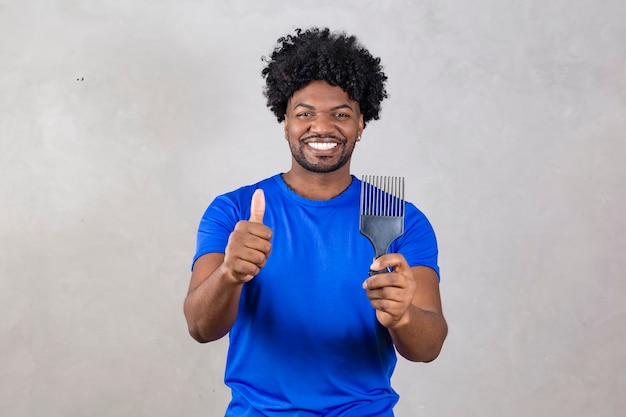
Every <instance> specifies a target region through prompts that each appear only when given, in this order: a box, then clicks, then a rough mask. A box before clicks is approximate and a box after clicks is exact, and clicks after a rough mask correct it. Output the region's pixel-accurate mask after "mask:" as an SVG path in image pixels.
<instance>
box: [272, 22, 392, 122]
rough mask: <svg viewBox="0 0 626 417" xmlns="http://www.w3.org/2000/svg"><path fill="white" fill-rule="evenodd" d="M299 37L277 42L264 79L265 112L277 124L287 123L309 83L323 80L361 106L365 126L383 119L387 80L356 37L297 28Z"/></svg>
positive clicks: (286, 37)
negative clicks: (289, 109)
mask: <svg viewBox="0 0 626 417" xmlns="http://www.w3.org/2000/svg"><path fill="white" fill-rule="evenodd" d="M295 32H296V33H295V35H287V36H284V37H281V38H279V39H278V45H277V47H276V48H275V49H274V52H272V54H271V55H270V56H269V58H266V57H263V60H264V61H265V62H267V66H266V67H265V68H264V69H263V71H262V75H263V77H264V78H265V82H266V87H265V91H264V95H265V97H266V98H267V107H269V109H270V110H271V111H272V112H273V113H274V115H276V118H277V119H278V122H282V121H284V120H285V113H286V111H287V102H288V101H289V99H290V98H291V96H292V95H293V94H294V93H295V92H296V91H298V90H299V89H301V88H303V87H305V86H306V85H307V84H309V83H310V82H311V81H314V80H325V81H326V82H328V83H329V84H330V85H333V86H339V87H341V88H342V89H343V90H344V91H345V92H346V93H348V95H349V96H350V98H352V99H353V100H355V101H356V102H358V103H359V107H360V108H361V113H362V114H363V121H364V124H366V123H367V122H368V121H370V120H372V119H374V120H377V119H378V118H379V117H380V103H381V102H382V101H383V99H385V98H386V97H387V91H386V90H385V82H386V81H387V76H386V75H385V73H384V72H383V70H382V66H381V64H380V58H375V57H373V56H372V55H371V54H370V53H369V51H368V50H367V49H365V47H363V46H362V45H361V44H360V43H359V41H358V40H357V39H356V37H355V36H349V35H347V34H346V33H344V32H331V31H330V29H328V28H324V29H320V28H311V29H308V30H306V31H302V29H296V30H295Z"/></svg>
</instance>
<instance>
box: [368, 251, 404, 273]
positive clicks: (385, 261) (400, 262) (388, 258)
mask: <svg viewBox="0 0 626 417" xmlns="http://www.w3.org/2000/svg"><path fill="white" fill-rule="evenodd" d="M405 266H406V267H407V268H408V265H407V263H406V259H404V256H402V255H401V254H399V253H387V254H385V255H382V256H379V257H378V258H376V259H374V261H373V262H372V264H371V265H370V270H372V271H381V270H384V269H386V268H392V269H393V271H394V272H400V270H401V269H403V268H404V267H405Z"/></svg>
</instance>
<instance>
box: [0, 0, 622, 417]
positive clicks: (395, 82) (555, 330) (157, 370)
mask: <svg viewBox="0 0 626 417" xmlns="http://www.w3.org/2000/svg"><path fill="white" fill-rule="evenodd" d="M625 22H626V3H624V2H623V0H605V1H592V0H571V1H561V0H547V1H539V0H528V1H515V0H477V1H473V2H459V1H451V0H444V1H441V0H440V1H434V0H427V1H409V0H405V1H383V0H379V1H363V0H359V1H357V0H345V1H341V2H337V1H328V0H321V1H317V2H313V3H305V4H301V3H296V2H280V1H275V2H270V1H243V0H229V1H219V2H218V1H193V0H180V1H177V2H166V1H163V0H159V1H148V0H124V1H121V0H120V1H113V0H106V1H102V0H101V1H96V0H82V1H81V0H57V1H43V0H41V1H38V0H23V1H17V0H12V1H11V0H8V1H7V0H5V1H0V245H1V246H0V358H1V359H0V414H1V415H2V416H33V417H39V416H47V417H71V416H76V417H79V416H98V417H119V416H133V417H136V416H148V415H149V416H163V417H171V416H188V417H193V416H198V417H199V416H218V415H221V414H222V413H223V410H224V407H225V406H226V403H227V401H228V399H229V392H228V391H227V390H226V388H225V387H224V385H223V383H222V373H223V367H224V359H225V354H226V341H220V342H216V343H214V344H209V345H199V344H196V343H195V342H193V341H192V339H191V338H190V337H189V336H188V335H187V331H186V326H185V322H184V319H183V314H182V300H183V298H184V295H185V292H186V288H187V284H188V280H189V266H190V260H191V257H192V255H193V252H194V244H195V242H194V240H195V231H196V227H197V224H198V221H199V219H200V216H201V214H202V212H203V211H204V209H205V207H206V205H207V204H208V203H209V202H210V200H211V199H212V198H213V197H214V196H215V195H216V194H218V193H221V192H224V191H227V190H230V189H232V188H234V187H237V186H239V185H243V184H248V183H251V182H253V181H256V180H258V179H261V178H263V177H265V176H268V175H271V174H274V173H276V172H279V171H285V170H287V169H288V168H289V161H290V159H289V152H288V148H287V145H286V144H285V142H284V140H283V135H282V127H281V126H280V125H279V124H277V123H276V121H275V120H274V119H273V117H272V116H271V114H270V113H269V111H268V110H266V108H265V103H264V99H263V97H262V94H261V87H262V79H261V76H260V70H261V68H262V62H261V60H260V57H261V56H262V55H266V54H268V53H269V52H271V49H272V47H273V45H274V42H275V40H276V39H277V38H278V37H279V36H281V35H283V34H286V33H288V32H290V31H291V29H293V28H295V27H298V26H303V27H307V26H310V25H312V24H317V25H330V26H331V27H333V28H339V29H345V30H347V31H349V32H352V33H356V34H357V35H359V36H360V38H361V39H362V40H363V42H364V43H365V44H366V45H367V46H368V47H369V48H370V49H371V51H372V52H373V53H374V54H375V55H379V56H381V57H382V59H383V63H384V65H385V68H386V72H387V74H388V75H389V77H390V80H389V84H388V87H389V88H388V90H389V93H390V94H391V97H390V99H389V100H388V101H387V102H386V103H385V104H384V107H383V114H382V119H381V120H379V121H374V122H372V123H371V124H370V125H368V127H367V129H366V131H365V134H364V136H363V141H362V142H361V143H360V144H359V146H358V147H357V150H356V152H355V156H354V161H353V171H354V173H355V174H357V175H360V174H364V173H368V174H386V175H403V176H405V177H407V182H408V197H409V199H410V200H412V201H414V202H415V203H416V204H417V205H418V206H419V207H420V208H421V209H422V210H423V211H424V212H425V213H426V214H427V215H428V216H429V217H430V219H431V221H432V223H433V225H434V226H435V229H436V231H437V234H438V237H439V240H440V249H441V268H442V283H441V287H442V297H443V302H444V308H445V313H446V316H447V318H448V320H449V324H450V335H449V338H448V340H447V342H446V345H445V347H444V351H443V353H442V355H441V357H440V358H439V359H438V360H437V361H435V362H433V363H431V364H412V363H408V362H406V361H403V360H401V361H400V362H399V365H398V370H397V372H396V375H395V377H394V383H395V386H396V387H397V390H398V391H399V392H400V394H401V395H402V398H401V400H400V403H399V405H398V406H397V407H396V411H397V415H398V416H400V417H404V416H407V417H411V416H440V417H458V416H460V415H463V416H481V417H502V416H507V417H517V416H519V417H522V416H550V417H555V416H556V417H559V416H568V417H588V416H594V417H608V416H623V415H625V414H626V397H625V396H624V392H626V353H625V352H626V332H625V329H626V307H624V303H623V302H620V301H619V300H620V299H623V298H624V296H625V295H626V280H625V273H624V270H626V256H625V253H626V222H625V221H624V213H625V212H626V193H625V192H624V190H625V183H626V166H625V165H624V163H623V161H624V160H626V137H625V133H624V132H626V41H625V40H626V23H625ZM338 371H340V370H338Z"/></svg>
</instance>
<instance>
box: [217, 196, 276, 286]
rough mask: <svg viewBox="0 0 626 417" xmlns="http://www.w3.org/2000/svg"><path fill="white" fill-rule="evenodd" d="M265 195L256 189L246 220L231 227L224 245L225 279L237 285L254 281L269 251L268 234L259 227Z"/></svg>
mask: <svg viewBox="0 0 626 417" xmlns="http://www.w3.org/2000/svg"><path fill="white" fill-rule="evenodd" d="M264 215H265V194H264V193H263V190H261V189H257V190H256V191H255V192H254V194H253V195H252V201H251V202H250V218H249V220H241V221H239V222H237V224H236V225H235V229H234V230H233V231H232V232H231V234H230V236H229V238H228V244H227V245H226V252H225V254H224V262H223V264H222V267H223V268H225V273H226V276H228V277H231V278H232V279H233V280H234V281H236V282H238V283H244V282H248V281H250V280H251V279H252V278H254V277H255V276H256V275H257V274H258V273H259V271H260V270H261V268H263V267H264V266H265V263H266V262H267V258H268V256H269V255H270V252H271V250H272V244H271V238H272V230H271V229H270V228H269V227H267V226H265V225H264V224H263V216H264Z"/></svg>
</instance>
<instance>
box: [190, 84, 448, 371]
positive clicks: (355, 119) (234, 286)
mask: <svg viewBox="0 0 626 417" xmlns="http://www.w3.org/2000/svg"><path fill="white" fill-rule="evenodd" d="M363 128H364V124H363V116H362V114H361V113H360V109H359V104H358V103H357V102H356V101H354V100H352V99H351V98H350V97H349V96H348V94H347V93H346V92H345V91H343V90H342V89H341V88H340V87H337V86H331V85H329V84H328V83H327V82H326V81H312V82H311V83H309V84H308V85H307V86H305V87H303V88H302V89H300V90H298V91H296V92H295V93H294V95H293V96H292V97H291V99H290V100H289V103H288V106H287V114H286V115H285V122H284V132H285V139H286V141H287V142H288V144H289V148H290V150H291V153H292V163H291V169H290V170H289V171H288V172H286V173H285V174H283V179H284V180H285V182H286V183H287V185H288V186H289V187H290V188H291V189H292V190H294V191H295V192H296V193H298V194H300V195H301V196H303V197H306V198H308V199H314V200H327V199H330V198H333V197H335V196H337V195H339V194H341V193H342V192H343V191H344V190H345V189H346V188H347V187H348V186H349V185H350V183H351V181H352V177H351V174H350V161H351V157H352V152H353V150H354V147H355V145H356V142H358V141H359V140H360V137H361V134H362V133H363ZM264 212H265V199H264V195H263V192H262V191H261V190H257V192H255V194H254V196H253V198H252V202H251V216H250V219H248V220H244V221H240V222H238V223H237V225H236V226H235V229H234V230H233V232H232V233H231V235H230V237H229V240H228V244H227V246H226V250H225V253H224V254H220V253H210V254H207V255H204V256H202V257H200V258H199V259H198V260H197V261H196V263H195V265H194V268H193V271H192V274H191V282H190V285H189V292H188V294H187V297H186V299H185V305H184V311H185V317H186V319H187V324H188V327H189V332H190V334H191V335H192V337H193V338H194V339H196V340H197V341H199V342H210V341H213V340H217V339H219V338H221V337H223V336H224V335H226V334H227V333H228V332H229V331H230V329H231V327H232V326H233V324H234V323H235V320H236V318H237V311H238V306H239V298H240V295H241V289H242V286H243V284H244V283H246V282H248V281H250V280H251V279H254V277H255V276H256V275H257V274H258V273H259V271H260V270H261V268H263V267H264V266H265V263H266V262H267V258H268V257H269V256H270V253H271V247H272V246H271V237H272V231H271V229H269V228H268V227H267V226H265V225H264V224H263V214H264ZM386 267H390V268H391V270H392V272H388V273H382V274H378V275H375V276H373V277H370V278H368V279H367V280H365V281H364V282H363V289H364V292H365V294H364V296H367V297H368V298H369V300H370V303H371V305H372V307H373V308H374V309H376V317H377V319H378V321H379V322H380V323H381V324H382V325H383V326H385V327H386V328H387V329H388V330H389V333H390V335H391V337H392V339H393V341H394V344H395V346H396V349H397V351H398V353H400V354H401V355H402V356H403V357H405V358H406V359H408V360H411V361H420V362H429V361H432V360H434V359H435V358H436V357H437V356H438V355H439V352H440V351H441V348H442V346H443V342H444V340H445V338H446V335H447V330H448V329H447V324H446V321H445V319H444V317H443V313H442V307H441V298H440V294H439V282H438V277H437V274H436V272H435V271H434V270H432V269H431V268H428V267H420V266H418V267H409V265H408V264H407V262H406V259H405V258H404V257H403V256H402V255H401V254H386V255H383V256H381V257H380V258H378V259H376V260H375V261H374V263H373V264H372V266H371V269H373V270H382V269H384V268H386Z"/></svg>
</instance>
